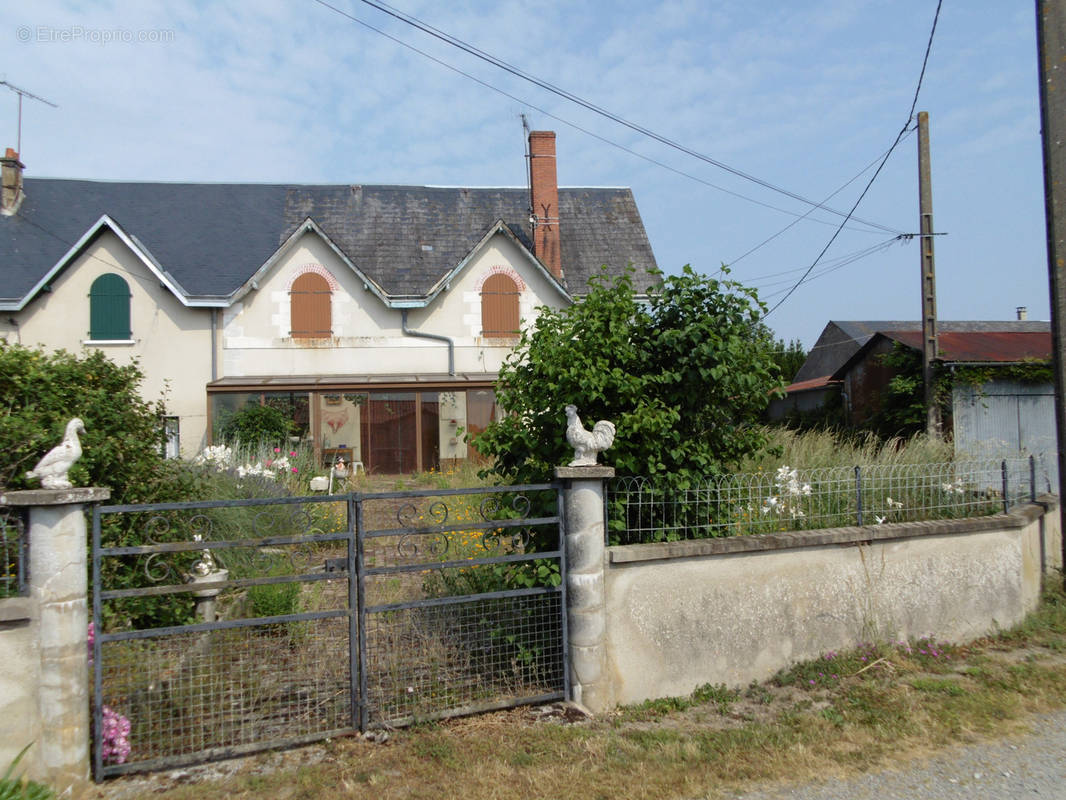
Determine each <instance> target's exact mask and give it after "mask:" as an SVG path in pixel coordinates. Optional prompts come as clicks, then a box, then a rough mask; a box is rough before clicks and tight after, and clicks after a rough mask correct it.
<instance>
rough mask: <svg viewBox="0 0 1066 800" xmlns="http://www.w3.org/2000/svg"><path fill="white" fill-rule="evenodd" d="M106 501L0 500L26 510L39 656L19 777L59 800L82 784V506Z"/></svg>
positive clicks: (85, 771) (67, 493)
mask: <svg viewBox="0 0 1066 800" xmlns="http://www.w3.org/2000/svg"><path fill="white" fill-rule="evenodd" d="M110 496H111V490H110V489H99V488H72V489H35V490H26V491H14V492H4V493H2V494H0V504H2V505H8V506H22V507H26V508H28V509H29V531H28V537H29V548H28V562H27V563H28V572H29V581H28V583H29V600H30V603H31V605H32V606H34V607H35V611H36V616H37V619H36V625H37V630H38V648H37V649H38V653H39V654H40V664H39V667H38V686H39V689H38V694H37V698H38V700H37V714H38V716H39V720H38V721H39V726H40V728H39V730H40V737H39V738H38V740H37V741H36V742H35V743H34V745H33V747H32V748H31V749H30V751H29V752H28V753H27V755H26V766H27V767H28V770H27V772H28V776H29V777H31V778H34V779H36V780H38V781H41V782H43V783H47V784H48V785H50V786H52V787H53V788H54V789H55V790H56V794H57V795H59V796H61V797H62V796H77V795H78V794H80V793H81V792H82V791H83V790H84V789H85V788H87V786H88V785H89V781H90V768H89V764H90V758H89V656H88V649H87V644H88V624H89V607H88V591H87V588H88V573H87V562H86V552H87V549H88V538H87V537H86V529H85V505H86V504H88V503H98V502H102V501H104V500H107V499H108V498H109V497H110ZM5 766H6V765H5Z"/></svg>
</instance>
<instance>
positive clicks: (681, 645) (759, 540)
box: [595, 496, 1061, 710]
mask: <svg viewBox="0 0 1066 800" xmlns="http://www.w3.org/2000/svg"><path fill="white" fill-rule="evenodd" d="M1057 503H1058V501H1057V499H1056V498H1054V497H1050V496H1049V497H1045V498H1042V499H1041V504H1034V505H1030V506H1026V507H1023V508H1021V509H1019V510H1017V511H1015V512H1013V513H1011V514H1009V515H997V516H994V517H984V518H978V519H972V520H959V521H947V522H916V523H900V524H896V525H883V526H878V527H865V528H839V529H833V530H825V531H804V532H798V533H785V534H774V535H766V536H746V537H735V538H730V539H703V540H696V541H687V542H671V543H663V544H650V545H627V546H622V547H612V548H608V550H607V554H606V565H605V576H604V577H605V587H606V641H607V650H608V656H607V661H608V666H607V669H608V671H609V673H610V680H611V687H612V692H611V697H610V701H611V703H612V704H623V703H635V702H640V701H642V700H646V699H649V698H655V697H666V696H677V695H685V694H688V693H690V692H692V690H693V689H695V688H696V687H697V686H700V685H702V684H706V683H712V684H717V683H724V684H727V685H729V686H734V687H740V686H745V685H747V684H749V683H750V682H751V681H753V680H764V679H766V678H769V677H770V676H772V675H773V674H774V673H775V672H777V671H778V670H779V669H781V668H783V667H787V666H789V665H791V664H793V663H796V662H798V661H803V660H808V659H812V658H816V657H818V656H820V655H822V654H823V653H825V652H827V651H829V650H842V649H847V648H849V647H854V646H856V645H858V644H859V643H860V642H863V641H870V640H875V639H877V640H895V639H900V638H907V637H920V636H926V635H931V636H934V637H936V638H937V639H939V640H942V641H962V640H967V639H972V638H976V637H978V636H981V635H983V634H986V633H988V632H990V631H993V630H995V629H996V628H1006V627H1009V626H1011V625H1014V624H1015V623H1017V622H1019V621H1020V620H1021V619H1022V618H1023V617H1024V616H1025V615H1026V614H1027V613H1028V612H1030V611H1032V610H1033V609H1034V608H1035V607H1036V605H1037V602H1038V600H1039V595H1040V588H1041V567H1042V564H1041V559H1042V554H1043V557H1044V558H1045V565H1046V566H1049V567H1061V545H1060V543H1061V531H1060V529H1059V528H1060V526H1059V515H1058V506H1057ZM1046 508H1049V509H1050V510H1049V511H1047V512H1045V509H1046ZM595 710H603V709H602V708H601V709H595Z"/></svg>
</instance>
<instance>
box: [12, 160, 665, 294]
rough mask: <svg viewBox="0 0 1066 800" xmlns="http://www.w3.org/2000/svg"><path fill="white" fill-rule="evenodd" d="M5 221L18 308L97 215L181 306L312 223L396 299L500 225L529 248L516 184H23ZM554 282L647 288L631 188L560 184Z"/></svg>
mask: <svg viewBox="0 0 1066 800" xmlns="http://www.w3.org/2000/svg"><path fill="white" fill-rule="evenodd" d="M24 188H25V199H24V201H23V203H22V205H21V207H20V208H19V211H18V213H17V214H16V215H14V216H8V217H0V275H2V277H3V280H2V281H0V283H2V286H0V307H12V306H13V304H16V305H17V304H19V303H21V302H24V301H25V300H26V298H27V294H28V293H30V292H31V291H32V290H33V288H34V287H35V286H37V285H38V283H39V282H40V281H41V280H42V278H43V277H44V276H46V275H47V274H48V273H49V271H50V270H53V269H54V268H55V267H56V266H57V265H58V264H59V263H60V261H61V260H62V259H63V258H64V256H69V255H72V254H71V253H70V251H71V248H72V247H73V246H74V245H75V244H76V243H78V242H79V241H80V240H81V239H82V238H83V237H85V235H86V233H87V232H88V231H90V230H91V229H92V228H93V226H94V225H96V224H97V222H98V221H99V220H100V219H101V218H102V217H104V216H105V215H106V217H108V218H110V219H111V220H113V221H114V222H115V223H116V224H117V225H119V226H121V228H122V230H123V231H124V232H125V233H126V234H128V236H129V237H130V239H131V240H132V241H134V242H135V243H136V245H137V246H138V247H139V248H140V249H141V250H142V251H143V252H144V253H145V254H146V255H147V256H148V257H149V258H150V259H151V260H152V261H153V262H155V263H156V264H158V266H159V268H160V270H161V271H162V272H163V273H164V274H165V275H166V276H167V277H168V278H169V279H170V280H171V282H172V283H173V285H174V286H176V287H177V288H178V290H179V291H181V292H183V293H184V294H185V296H186V298H192V299H200V300H216V299H217V300H219V301H225V300H226V299H227V298H229V297H231V296H232V295H233V294H234V293H235V292H237V291H238V290H239V289H240V287H241V286H242V285H243V284H244V282H245V281H247V280H248V279H249V278H250V277H251V276H252V275H253V274H254V273H255V272H256V270H258V269H259V268H260V267H261V266H262V265H263V264H264V263H266V262H267V260H268V259H269V258H270V257H271V255H272V254H273V253H274V252H275V251H276V250H277V249H278V247H279V246H280V245H281V244H282V243H284V242H285V241H286V240H287V239H288V238H289V237H290V236H291V235H292V233H293V232H294V231H296V230H297V229H298V228H299V226H300V225H302V224H304V223H305V222H306V221H307V219H308V218H310V219H311V220H313V221H314V222H315V224H316V225H317V226H318V228H319V229H320V230H321V232H322V233H323V234H324V235H325V236H327V237H329V239H330V241H331V242H332V243H333V244H334V245H335V246H336V247H337V248H338V249H339V250H341V252H342V253H343V254H344V255H345V256H346V257H347V258H348V260H349V261H350V262H351V263H352V264H353V265H354V266H355V267H357V268H358V269H359V270H360V271H361V272H362V273H364V274H365V275H366V276H368V277H369V278H371V279H372V280H373V281H375V282H376V283H377V284H378V285H379V286H380V287H382V289H383V290H384V291H385V292H386V293H387V294H388V295H390V296H393V297H423V296H426V295H427V294H428V293H429V292H430V290H431V289H432V288H433V287H434V286H435V285H436V284H437V283H438V282H439V281H440V280H441V279H442V278H443V277H444V276H446V275H447V274H448V273H449V272H450V271H451V270H452V269H454V268H455V267H456V265H457V264H459V263H460V262H461V260H462V259H463V258H464V257H466V256H467V255H468V254H469V252H470V250H471V248H472V247H474V245H476V244H477V243H478V242H479V241H480V240H481V239H482V237H484V236H485V234H486V233H487V232H488V231H489V230H490V228H491V227H492V226H493V225H494V224H495V223H496V222H497V221H498V220H501V219H502V220H504V221H505V223H506V224H507V227H508V228H509V229H510V230H511V232H512V233H514V235H515V237H516V238H517V239H518V240H519V241H520V242H521V243H522V244H523V245H524V246H525V247H527V248H528V249H530V250H532V244H531V240H530V234H529V226H528V219H529V210H528V203H529V201H528V192H527V191H526V190H525V189H521V188H514V189H510V188H499V189H492V188H488V189H485V188H470V189H466V188H458V187H456V188H446V187H427V186H377V185H375V186H364V185H282V184H221V183H210V184H196V183H138V182H108V181H83V180H66V179H55V178H26V179H25V181H24ZM559 206H560V209H559V217H560V223H559V230H560V238H561V243H560V246H561V251H562V266H563V285H564V288H566V289H567V291H569V292H570V293H572V294H582V293H583V292H584V290H585V287H586V286H587V283H588V280H589V278H590V277H591V276H592V275H593V274H595V273H597V272H598V271H599V270H600V267H601V266H602V265H607V266H608V268H609V270H610V271H611V272H612V273H615V274H617V273H620V272H621V271H622V270H624V269H625V268H626V267H627V266H628V265H633V267H634V268H635V269H636V273H635V276H634V281H635V285H636V287H637V288H638V290H641V291H644V290H646V289H647V288H649V287H651V286H653V285H655V283H657V281H656V279H655V277H654V276H653V275H652V274H651V270H653V269H655V267H656V263H655V257H654V255H653V254H652V250H651V245H650V243H649V242H648V237H647V233H646V232H645V229H644V224H643V222H642V220H641V218H640V213H639V212H638V210H637V207H636V202H635V201H634V199H633V193H632V191H631V190H629V189H626V188H617V189H609V188H560V189H559Z"/></svg>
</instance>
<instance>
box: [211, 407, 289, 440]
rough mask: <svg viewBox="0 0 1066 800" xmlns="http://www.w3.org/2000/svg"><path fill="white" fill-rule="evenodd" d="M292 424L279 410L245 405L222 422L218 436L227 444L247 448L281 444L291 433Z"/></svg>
mask: <svg viewBox="0 0 1066 800" xmlns="http://www.w3.org/2000/svg"><path fill="white" fill-rule="evenodd" d="M292 430H293V424H292V420H290V419H289V418H288V417H287V416H286V415H285V414H284V413H282V412H281V411H280V410H279V409H277V408H274V407H273V406H269V405H247V406H245V407H244V408H242V409H241V410H240V411H237V412H235V413H233V414H231V415H229V416H227V417H226V418H225V419H224V420H222V422H221V424H220V426H219V436H220V437H221V439H222V441H223V442H226V443H227V444H234V443H237V442H239V443H241V444H242V445H246V446H249V447H253V448H254V447H258V446H261V445H276V444H283V443H286V442H287V441H288V437H289V434H290V433H292Z"/></svg>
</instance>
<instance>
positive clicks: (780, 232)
mask: <svg viewBox="0 0 1066 800" xmlns="http://www.w3.org/2000/svg"><path fill="white" fill-rule="evenodd" d="M888 152H891V151H888ZM888 152H886V153H884V154H882V155H881V156H878V158H875V159H874V160H873V161H871V162H870V163H869V164H867V165H866V166H865V167H863V168H862V169H861V170H859V172H858V174H857V175H855V177H853V178H851V179H850V180H849V181H847V182H846V183H844V184H842V185H841V186H840V187H839V188H838V189H836V190H835V191H833V192H832V193H831V194H830V195H829V196H828V197H826V198H825V200H823V201H822V202H823V203H827V202H829V201H830V200H831V199H832V198H833V197H834V196H836V195H838V194H840V192H842V191H844V189H846V188H847V187H848V186H850V185H851V184H853V183H854V182H855V181H857V180H858V179H859V178H860V177H862V175H864V174H865V173H866V172H867V171H869V170H870V169H871V168H872V167H873V166H874V165H875V164H876V163H877V161H878V159H880V158H882V157H884V156H887V155H888ZM814 211H815V209H814V208H811V209H809V210H808V211H806V212H805V213H804V214H803V215H802V216H800V217H797V218H796V219H794V220H793V221H792V222H790V223H789V224H788V225H786V226H785V227H783V228H782V229H781V230H779V231H778V232H777V233H775V234H773V235H771V236H768V237H766V238H765V239H763V240H762V241H761V242H759V243H758V244H757V245H755V246H754V247H752V248H751V249H749V250H746V251H745V252H744V253H742V254H741V255H739V256H737V257H736V258H734V259H733V260H732V261H730V262H729V263H728V264H725V265H723V267H724V268H728V267H732V266H733V265H734V264H736V263H737V262H738V261H740V260H742V259H745V258H747V257H748V256H750V255H751V254H752V253H754V252H755V251H756V250H759V249H760V248H762V247H764V246H766V245H768V244H769V243H770V242H772V241H773V240H774V239H776V238H777V237H778V236H781V235H782V234H783V233H786V232H787V231H789V230H791V229H792V228H793V227H794V226H795V225H796V224H797V223H798V222H800V220H803V219H806V218H807V217H808V215H810V214H812V213H814ZM902 235H903V234H899V236H902ZM897 238H898V237H897ZM792 271H793V270H789V272H792ZM718 272H719V273H721V272H722V270H719V271H718Z"/></svg>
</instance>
